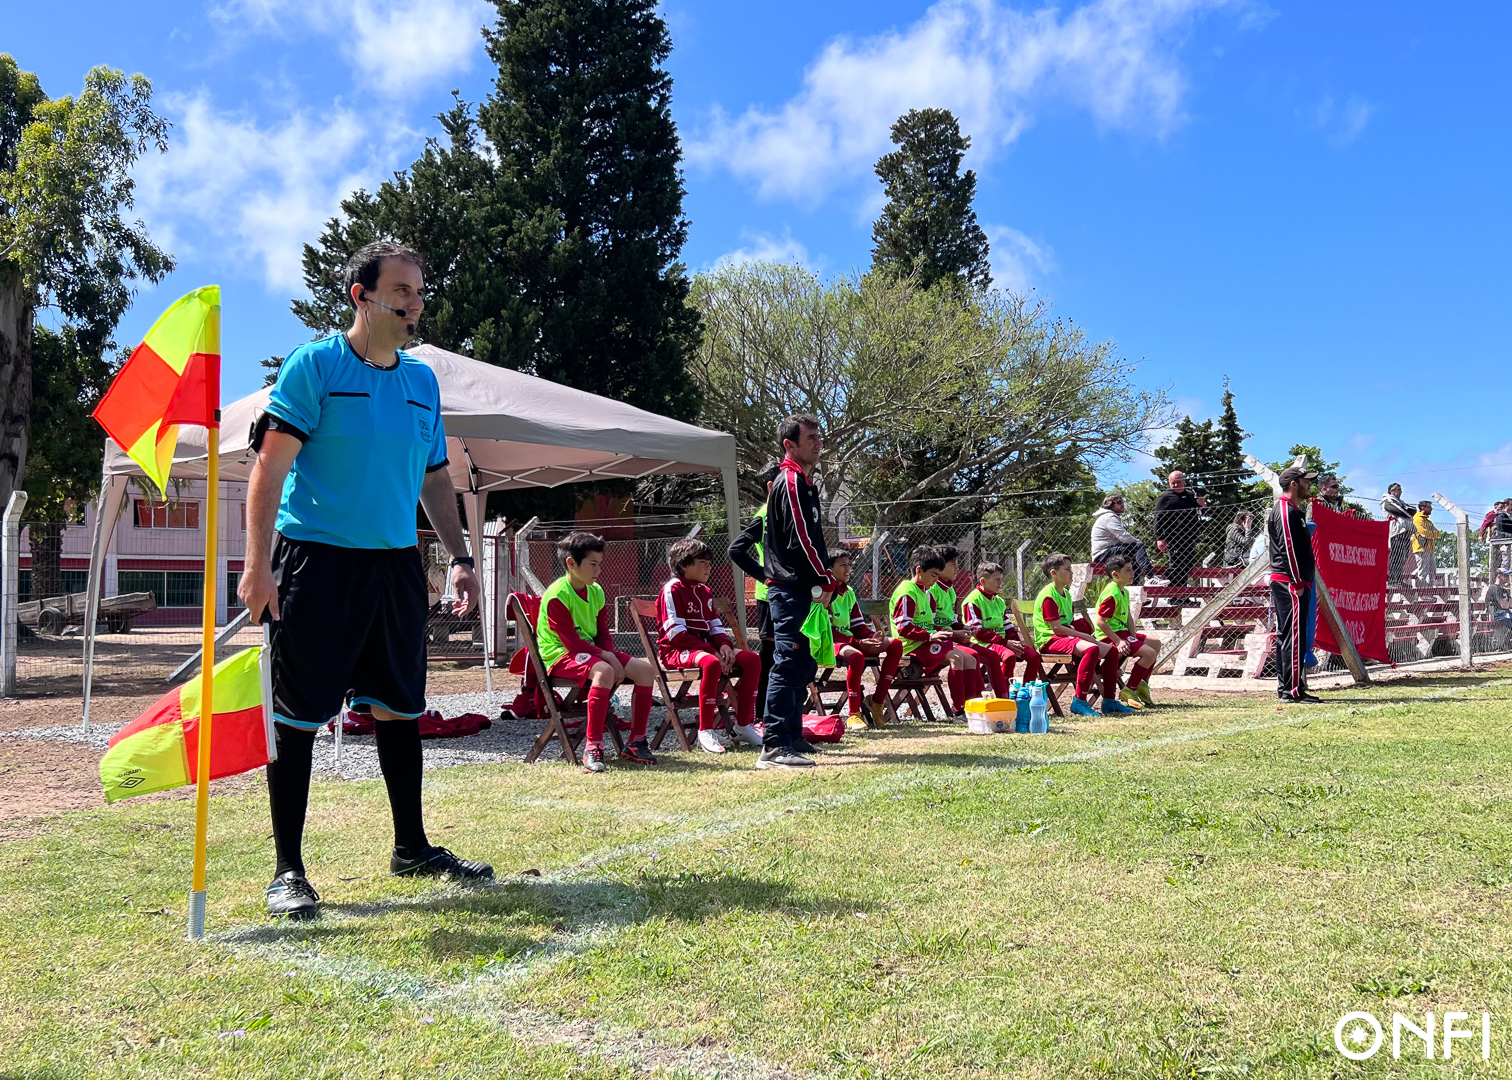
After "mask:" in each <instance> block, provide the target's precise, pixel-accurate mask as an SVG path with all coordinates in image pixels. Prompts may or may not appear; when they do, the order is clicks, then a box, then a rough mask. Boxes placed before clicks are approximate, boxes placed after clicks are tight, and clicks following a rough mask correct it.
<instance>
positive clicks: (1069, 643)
mask: <svg viewBox="0 0 1512 1080" xmlns="http://www.w3.org/2000/svg"><path fill="white" fill-rule="evenodd" d="M1081 644H1083V640H1082V639H1081V638H1079V637H1069V636H1067V637H1053V638H1051V639H1050V640H1049V641H1047V642H1045V643H1044V644H1043V645H1041V646H1040V647H1039V651H1040V652H1041V654H1043V655H1045V656H1072V655H1074V654H1075V653H1076V647H1077V646H1078V645H1081Z"/></svg>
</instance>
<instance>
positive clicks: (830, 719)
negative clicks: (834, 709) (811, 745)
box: [803, 713, 845, 742]
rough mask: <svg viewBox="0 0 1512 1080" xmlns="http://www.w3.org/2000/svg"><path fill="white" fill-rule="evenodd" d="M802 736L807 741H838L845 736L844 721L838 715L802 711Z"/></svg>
mask: <svg viewBox="0 0 1512 1080" xmlns="http://www.w3.org/2000/svg"><path fill="white" fill-rule="evenodd" d="M803 737H804V738H805V739H807V740H808V741H809V742H839V741H840V740H841V739H842V738H844V737H845V721H844V720H842V719H841V718H840V717H838V716H819V715H817V714H815V713H804V714H803Z"/></svg>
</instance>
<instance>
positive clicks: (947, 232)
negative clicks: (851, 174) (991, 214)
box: [872, 109, 992, 289]
mask: <svg viewBox="0 0 1512 1080" xmlns="http://www.w3.org/2000/svg"><path fill="white" fill-rule="evenodd" d="M892 141H893V143H894V144H895V145H896V146H897V147H898V149H896V150H894V151H892V152H891V153H888V154H884V155H882V157H881V158H880V159H879V160H878V161H877V170H876V171H877V176H878V177H879V178H881V180H882V187H883V190H884V191H885V192H886V193H887V204H886V205H885V206H883V208H882V213H881V214H880V215H879V216H878V217H877V220H876V223H875V224H873V225H872V245H873V246H872V269H874V270H885V271H887V272H889V273H891V274H894V275H896V276H902V277H906V276H909V275H916V276H917V277H918V280H919V283H920V284H922V285H924V286H925V287H926V288H928V287H932V286H934V285H937V284H939V283H940V282H952V283H954V284H956V285H959V286H962V287H964V288H967V289H985V288H987V287H988V286H990V285H991V284H992V271H991V269H990V267H989V266H988V262H987V255H988V248H987V234H986V233H984V232H983V231H982V227H981V226H980V225H978V224H977V216H976V211H975V210H974V209H973V208H972V205H971V204H972V200H973V199H975V198H976V173H975V172H973V171H972V170H970V169H967V170H966V172H965V173H962V172H961V159H962V158H963V157H965V155H966V151H967V149H969V148H970V146H971V139H970V138H969V137H968V136H965V135H962V134H961V125H960V122H959V121H958V120H956V118H955V115H954V114H952V113H951V112H950V110H948V109H911V110H910V111H909V112H907V113H905V114H904V115H903V116H901V117H899V118H898V120H897V121H896V122H895V123H894V124H893V126H892Z"/></svg>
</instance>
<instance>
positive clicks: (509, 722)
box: [0, 687, 696, 780]
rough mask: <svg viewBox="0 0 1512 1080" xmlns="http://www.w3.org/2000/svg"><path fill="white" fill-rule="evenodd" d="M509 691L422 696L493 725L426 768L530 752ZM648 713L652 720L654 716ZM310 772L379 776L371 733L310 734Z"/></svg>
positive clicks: (623, 701)
mask: <svg viewBox="0 0 1512 1080" xmlns="http://www.w3.org/2000/svg"><path fill="white" fill-rule="evenodd" d="M512 696H513V694H512V693H511V694H509V695H508V696H506V695H503V694H501V693H499V692H498V691H495V693H494V696H493V702H492V703H490V702H489V699H488V695H486V694H483V693H476V692H475V693H466V694H436V695H432V696H431V697H429V698H427V699H426V707H427V708H430V709H435V710H436V711H438V712H439V713H441V715H442V716H460V715H461V714H463V713H481V714H482V715H484V716H487V717H489V718H490V719H492V720H493V726H492V727H489V728H486V729H484V730H483V731H480V732H479V733H478V734H476V735H472V736H469V737H467V738H462V739H426V740H425V743H424V749H425V767H426V768H427V769H448V768H451V767H453V766H456V765H481V764H490V763H496V762H505V761H523V760H525V755H526V754H528V753H529V752H530V747H531V744H532V743H534V742H535V738H536V736H537V735H538V734H540V731H541V721H539V720H517V719H514V718H513V717H512V716H511V717H510V718H508V719H505V720H500V719H498V717H499V713H500V709H501V708H502V707H503V704H504V702H505V701H507V700H509V698H510V697H512ZM615 705H616V706H617V707H618V708H619V710H620V712H621V714H622V715H628V712H629V706H630V701H629V688H628V687H624V688H621V689H620V690H619V691H617V693H616V697H615ZM682 716H683V718H684V720H688V719H689V718H693V719H694V720H695V722H696V710H684V711H683V713H682ZM656 719H657V718H656V716H655V715H654V714H653V716H652V720H653V722H655V721H656ZM123 726H124V724H122V723H98V724H91V725H90V728H89V730H88V731H80V730H79V726H78V724H52V725H46V726H41V727H27V728H20V729H17V730H14V731H0V739H15V740H31V741H38V742H46V743H71V744H73V745H75V746H81V747H88V748H89V749H91V750H93V751H95V752H96V753H101V754H103V753H104V752H105V748H106V747H107V746H108V745H109V742H110V737H111V736H112V735H114V734H115V733H116V732H117V731H119V730H120V729H121V728H122V727H123ZM314 766H315V773H316V775H318V776H324V777H327V778H338V777H339V778H341V779H344V780H376V779H378V778H379V777H380V776H382V773H381V771H380V770H379V768H378V749H377V745H376V742H375V740H374V738H373V736H371V735H347V736H344V737H343V738H342V740H341V760H340V763H339V764H338V762H337V759H336V738H335V735H334V733H332V732H328V731H327V732H321V733H320V734H319V735H318V736H316V738H315V754H314Z"/></svg>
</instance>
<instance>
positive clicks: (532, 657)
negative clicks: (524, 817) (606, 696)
mask: <svg viewBox="0 0 1512 1080" xmlns="http://www.w3.org/2000/svg"><path fill="white" fill-rule="evenodd" d="M511 608H512V609H513V610H514V612H515V628H516V632H517V633H518V634H519V635H520V643H521V647H522V649H523V650H524V651H525V653H526V656H527V662H528V663H529V664H530V668H531V673H532V674H533V675H534V676H535V682H536V685H537V686H538V687H539V688H540V692H541V699H542V700H543V701H544V703H545V705H546V726H545V727H544V728H543V729H542V730H541V733H540V734H539V735H538V736H536V740H535V743H534V744H533V745H532V746H531V748H530V753H528V754H526V755H525V763H526V764H527V765H528V764H530V763H531V762H533V761H535V760H536V759H537V758H538V757H540V756H541V752H542V751H543V750H545V749H546V747H547V746H549V745H550V744H551V741H552V740H553V739H556V740H559V741H560V742H561V744H562V758H563V759H564V760H566V761H570V762H572V764H574V765H577V764H579V763H580V762H579V759H578V750H577V748H578V746H579V745H580V744H581V743H582V741H583V738H584V737H585V736H586V734H587V720H588V688H587V687H586V686H578V685H577V684H576V683H574V682H573V681H572V680H571V679H560V678H556V679H554V678H552V677H551V676H550V675H548V674H547V673H546V664H545V662H544V661H543V660H542V659H541V647H540V644H539V642H537V640H536V633H535V622H536V618H537V616H539V614H540V610H541V598H540V597H539V596H530V595H528V594H526V593H510V594H509V600H508V604H507V606H506V607H505V612H506V613H507V612H508V611H510V610H511ZM559 688H560V689H565V690H566V691H567V693H566V696H564V697H561V698H558V697H557V690H558V689H559ZM568 720H573V721H575V723H573V724H572V725H571V727H570V728H569V725H568V723H567V721H568ZM604 727H605V729H606V730H607V731H608V732H609V737H610V738H611V739H613V740H614V749H615V752H616V753H618V754H619V755H621V756H623V755H624V753H625V742H624V740H623V739H622V738H621V737H620V733H619V725H618V724H617V723H616V722H615V717H614V714H613V712H612V711H611V712H610V715H609V717H608V721H607V723H605V725H604ZM573 729H575V730H573Z"/></svg>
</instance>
